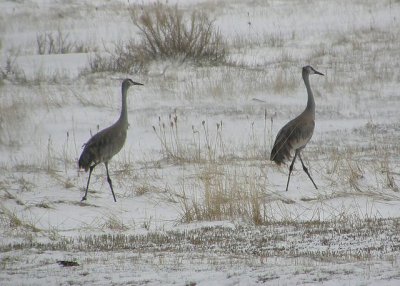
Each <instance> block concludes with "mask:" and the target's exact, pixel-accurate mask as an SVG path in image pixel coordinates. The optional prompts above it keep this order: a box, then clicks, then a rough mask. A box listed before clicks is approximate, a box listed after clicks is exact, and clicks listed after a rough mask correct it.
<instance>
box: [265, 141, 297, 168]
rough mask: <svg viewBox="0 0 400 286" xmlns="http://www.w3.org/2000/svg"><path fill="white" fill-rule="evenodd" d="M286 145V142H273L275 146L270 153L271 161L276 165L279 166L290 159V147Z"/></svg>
mask: <svg viewBox="0 0 400 286" xmlns="http://www.w3.org/2000/svg"><path fill="white" fill-rule="evenodd" d="M285 143H286V144H285ZM287 143H288V142H275V145H274V147H273V148H272V151H271V157H270V160H271V161H274V162H275V163H276V164H278V165H280V164H282V163H283V162H285V161H286V160H288V159H290V157H291V155H290V150H291V149H292V146H291V145H290V144H287Z"/></svg>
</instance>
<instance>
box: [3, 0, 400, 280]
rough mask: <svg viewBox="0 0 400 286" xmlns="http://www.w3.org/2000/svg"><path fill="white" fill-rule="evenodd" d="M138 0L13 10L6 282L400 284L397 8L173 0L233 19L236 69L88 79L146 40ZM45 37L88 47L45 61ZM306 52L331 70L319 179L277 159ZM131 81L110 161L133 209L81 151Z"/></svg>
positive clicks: (8, 58) (317, 156)
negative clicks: (273, 156)
mask: <svg viewBox="0 0 400 286" xmlns="http://www.w3.org/2000/svg"><path fill="white" fill-rule="evenodd" d="M136 2H138V3H139V4H142V1H136ZM134 3H135V1H129V3H127V2H125V1H120V2H117V1H105V0H97V1H90V2H88V3H82V2H81V1H75V0H72V1H68V4H63V3H62V2H58V1H44V0H31V1H25V0H23V1H3V2H1V3H0V11H1V12H0V51H1V62H0V71H1V76H2V77H1V80H0V170H1V171H0V198H1V200H0V237H1V240H0V269H1V271H0V284H1V285H45V284H48V285H54V284H62V285H64V284H71V285H75V284H107V285H108V284H115V285H118V284H129V285H142V284H146V285H172V284H175V285H176V284H178V285H254V284H257V285H258V284H262V283H265V284H271V285H293V284H302V283H315V284H324V285H374V284H379V285H398V284H399V283H400V282H399V280H400V267H399V259H400V220H399V219H400V208H399V204H400V192H399V188H398V184H399V180H400V173H399V167H400V148H399V144H398V142H399V139H400V127H399V124H398V122H399V119H400V117H399V114H398V110H399V107H400V102H399V90H400V61H399V59H400V42H399V40H398V39H400V24H399V21H400V19H399V15H400V3H399V1H395V0H383V1H370V0H366V1H345V0H335V1H304V0H292V1H276V0H271V1H246V0H237V1H228V0H226V1H224V0H222V1H202V0H193V1H168V3H169V4H171V5H173V4H174V3H178V4H179V7H180V8H182V9H184V10H185V11H188V12H190V11H193V10H196V9H198V10H202V11H205V12H207V15H209V17H210V18H212V19H215V25H216V27H218V29H220V31H221V33H222V35H223V36H224V37H225V38H226V40H227V45H228V51H229V52H228V61H229V63H230V64H226V65H218V66H207V65H205V66H196V65H193V64H190V63H183V64H182V63H176V62H173V61H171V62H170V61H167V62H157V63H153V64H152V65H151V66H150V68H149V70H148V72H146V73H139V74H121V73H118V74H117V73H88V72H87V71H86V72H83V71H84V70H85V69H87V68H88V65H89V61H90V57H91V56H93V54H95V53H96V52H104V51H106V50H107V49H111V48H112V47H114V46H115V45H116V44H117V43H118V42H119V41H127V40H129V39H131V38H133V39H136V40H137V39H138V38H139V34H138V30H137V28H136V27H135V26H134V25H133V24H132V21H131V18H130V14H129V9H130V8H132V7H135V6H134ZM45 33H47V34H48V35H49V34H51V35H52V36H53V37H55V38H56V37H57V35H63V38H64V39H67V40H69V41H71V42H73V43H75V46H76V47H78V46H80V48H79V49H78V48H77V49H75V50H73V51H71V52H69V53H66V54H39V53H38V45H39V44H38V41H39V40H40V36H41V35H44V34H45ZM60 33H61V34H60ZM307 64H311V65H312V66H313V67H314V68H315V69H317V70H319V71H320V72H322V73H324V74H325V76H324V77H319V76H312V77H311V78H310V81H311V86H312V88H313V91H314V95H315V101H316V128H315V132H314V136H313V138H312V139H311V141H310V142H309V144H308V145H307V148H306V149H305V150H304V151H303V158H304V159H305V161H306V164H307V165H308V166H309V170H310V172H311V175H312V176H313V178H314V180H315V182H316V184H317V185H318V190H315V189H314V187H313V185H312V184H311V182H310V181H309V179H308V178H307V176H306V175H305V174H304V172H303V170H302V169H301V165H300V164H299V162H297V163H296V165H295V170H294V172H293V175H292V179H291V184H290V187H289V191H288V192H285V187H286V180H287V172H288V166H281V167H278V166H276V165H275V164H273V163H272V162H270V161H269V152H270V150H271V147H272V144H273V140H274V139H275V136H276V134H277V132H278V131H279V129H280V128H281V127H282V126H283V125H284V124H285V123H286V122H287V121H288V120H289V119H291V118H293V117H294V116H296V115H297V114H299V113H300V112H301V111H302V110H303V109H304V107H305V104H306V90H305V87H304V84H303V82H302V79H301V67H302V66H304V65H307ZM163 71H165V72H163ZM126 77H130V78H132V79H133V80H135V81H138V82H142V83H143V84H144V86H143V87H142V86H140V87H136V86H135V87H133V88H132V89H131V90H129V96H128V113H129V114H128V117H129V122H130V128H129V130H128V138H127V141H126V144H125V146H124V148H123V150H122V151H121V152H120V153H119V154H118V155H117V156H115V157H114V158H113V160H112V161H111V162H110V172H111V178H112V179H113V184H114V190H115V193H116V196H117V202H116V203H114V202H113V200H112V195H111V192H110V190H109V186H108V183H107V180H106V176H105V168H104V166H98V167H96V169H95V171H94V172H93V174H92V179H91V185H90V190H89V195H88V200H87V201H86V202H84V203H82V202H80V199H81V197H82V196H83V194H84V188H85V186H86V180H87V175H88V174H87V173H84V172H83V171H78V170H77V159H78V158H79V155H80V152H81V151H82V148H81V146H82V145H83V144H84V143H85V142H86V141H87V140H88V139H89V138H90V135H91V134H94V133H95V132H96V131H97V130H98V129H103V128H105V127H107V126H109V125H110V124H112V123H113V122H114V121H115V120H116V119H117V118H118V114H119V109H120V84H121V78H126ZM174 118H176V121H175V119H174ZM171 122H174V125H173V126H172V127H171ZM57 261H71V262H74V263H76V264H77V265H76V266H72V267H63V266H61V265H60V264H59V263H58V262H57Z"/></svg>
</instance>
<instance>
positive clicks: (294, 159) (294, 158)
mask: <svg viewBox="0 0 400 286" xmlns="http://www.w3.org/2000/svg"><path fill="white" fill-rule="evenodd" d="M297 154H298V152H297V151H296V152H295V153H294V157H293V160H292V163H291V164H290V167H289V176H288V179H287V184H286V192H287V190H288V188H289V181H290V175H291V174H292V171H293V165H294V161H296V158H297Z"/></svg>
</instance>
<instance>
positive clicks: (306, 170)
mask: <svg viewBox="0 0 400 286" xmlns="http://www.w3.org/2000/svg"><path fill="white" fill-rule="evenodd" d="M299 158H300V162H301V165H302V166H303V170H304V172H306V174H307V175H308V177H309V178H310V180H311V182H312V183H313V185H314V187H315V188H316V189H317V190H318V187H317V185H316V184H315V183H314V180H313V179H312V178H311V175H310V173H309V172H308V169H307V167H306V166H305V165H304V163H303V160H302V159H301V155H300V152H299Z"/></svg>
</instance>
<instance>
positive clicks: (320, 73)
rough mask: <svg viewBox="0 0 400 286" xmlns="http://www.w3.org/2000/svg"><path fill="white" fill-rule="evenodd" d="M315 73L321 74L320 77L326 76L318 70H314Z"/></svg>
mask: <svg viewBox="0 0 400 286" xmlns="http://www.w3.org/2000/svg"><path fill="white" fill-rule="evenodd" d="M314 73H315V74H319V75H324V74H323V73H321V72H319V71H316V70H314Z"/></svg>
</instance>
